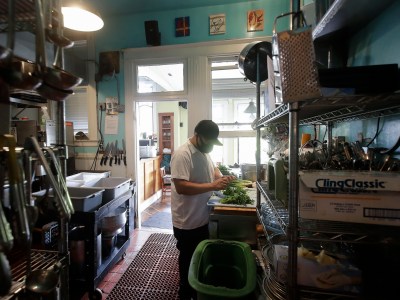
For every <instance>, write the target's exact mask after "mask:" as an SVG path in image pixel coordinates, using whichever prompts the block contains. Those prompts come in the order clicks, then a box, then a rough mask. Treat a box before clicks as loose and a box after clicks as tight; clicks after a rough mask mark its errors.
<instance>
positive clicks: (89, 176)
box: [66, 172, 110, 187]
mask: <svg viewBox="0 0 400 300" xmlns="http://www.w3.org/2000/svg"><path fill="white" fill-rule="evenodd" d="M109 174H110V172H101V173H91V172H81V173H77V174H74V175H71V176H67V178H66V182H67V186H68V187H81V186H83V185H92V184H94V183H95V182H97V181H98V180H100V179H101V178H106V177H108V176H109Z"/></svg>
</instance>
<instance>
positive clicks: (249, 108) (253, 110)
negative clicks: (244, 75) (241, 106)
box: [244, 100, 257, 119]
mask: <svg viewBox="0 0 400 300" xmlns="http://www.w3.org/2000/svg"><path fill="white" fill-rule="evenodd" d="M256 112H257V107H256V106H255V105H254V102H253V100H250V103H249V106H247V108H246V109H245V110H244V113H246V114H250V118H252V119H254V114H255V113H256Z"/></svg>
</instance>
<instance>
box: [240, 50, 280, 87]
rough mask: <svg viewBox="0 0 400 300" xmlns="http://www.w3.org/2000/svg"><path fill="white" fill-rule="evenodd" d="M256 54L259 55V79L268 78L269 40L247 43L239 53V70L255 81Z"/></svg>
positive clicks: (270, 53)
mask: <svg viewBox="0 0 400 300" xmlns="http://www.w3.org/2000/svg"><path fill="white" fill-rule="evenodd" d="M257 54H258V56H259V63H258V69H259V80H260V82H262V81H264V80H267V79H268V67H267V57H268V56H270V57H271V56H272V46H271V43H270V42H253V43H250V44H248V45H247V46H246V47H244V49H243V50H242V52H240V54H239V59H238V64H239V71H240V73H242V74H243V75H244V76H246V78H247V79H248V80H250V81H252V82H257Z"/></svg>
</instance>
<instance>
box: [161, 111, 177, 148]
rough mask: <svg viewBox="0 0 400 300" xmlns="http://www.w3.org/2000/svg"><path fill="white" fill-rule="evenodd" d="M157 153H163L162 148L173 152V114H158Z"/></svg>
mask: <svg viewBox="0 0 400 300" xmlns="http://www.w3.org/2000/svg"><path fill="white" fill-rule="evenodd" d="M158 127H159V131H158V151H159V153H163V149H164V148H168V149H171V153H172V152H173V151H174V113H172V112H171V113H159V114H158Z"/></svg>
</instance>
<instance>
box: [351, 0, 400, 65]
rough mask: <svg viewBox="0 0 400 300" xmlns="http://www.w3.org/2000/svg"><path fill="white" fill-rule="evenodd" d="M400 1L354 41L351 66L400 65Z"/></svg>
mask: <svg viewBox="0 0 400 300" xmlns="http://www.w3.org/2000/svg"><path fill="white" fill-rule="evenodd" d="M399 20H400V1H395V3H393V5H391V6H390V7H389V8H387V9H386V10H385V12H384V13H383V14H382V15H381V16H379V18H376V19H375V20H374V21H372V22H371V23H369V24H368V25H367V26H366V27H365V29H364V30H362V31H360V32H359V33H358V34H356V35H355V36H354V38H353V39H352V43H351V45H350V51H349V54H350V55H349V61H348V65H349V66H361V65H374V64H389V63H397V64H400V21H399Z"/></svg>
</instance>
